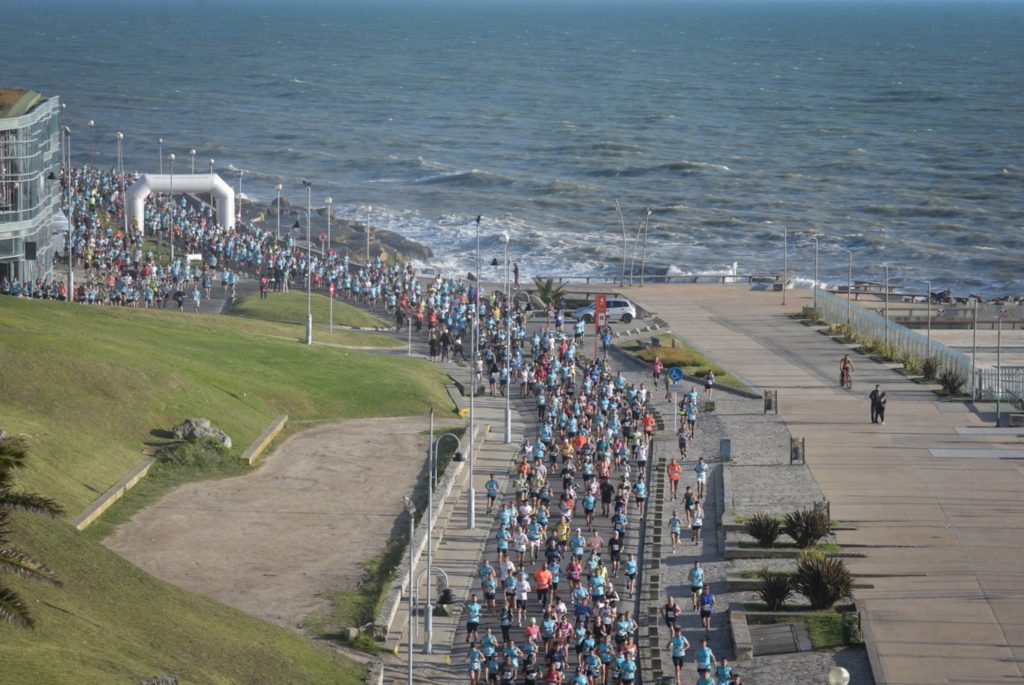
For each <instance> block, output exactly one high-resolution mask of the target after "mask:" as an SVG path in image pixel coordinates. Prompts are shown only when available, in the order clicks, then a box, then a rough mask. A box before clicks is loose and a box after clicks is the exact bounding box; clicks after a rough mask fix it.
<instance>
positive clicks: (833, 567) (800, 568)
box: [792, 550, 853, 610]
mask: <svg viewBox="0 0 1024 685" xmlns="http://www.w3.org/2000/svg"><path fill="white" fill-rule="evenodd" d="M792 584H793V589H795V590H796V591H797V592H798V593H800V594H801V595H803V596H804V597H806V598H807V601H808V602H810V604H811V607H812V608H813V609H817V610H822V609H831V608H832V607H833V606H834V605H835V603H836V602H838V601H839V600H841V599H848V598H850V597H852V594H853V575H852V574H851V573H850V570H849V569H848V568H846V563H845V562H844V561H843V560H842V559H839V558H837V557H827V556H825V554H824V553H822V552H819V551H816V550H809V551H807V552H804V553H803V554H801V555H800V558H799V559H798V560H797V563H796V573H795V574H794V575H793V578H792Z"/></svg>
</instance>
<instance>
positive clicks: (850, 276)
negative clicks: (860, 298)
mask: <svg viewBox="0 0 1024 685" xmlns="http://www.w3.org/2000/svg"><path fill="white" fill-rule="evenodd" d="M846 254H848V255H849V256H850V266H849V267H848V268H849V272H848V273H847V277H846V278H847V281H846V325H847V326H849V325H850V307H851V305H852V304H853V302H852V299H851V298H852V297H853V250H847V251H846Z"/></svg>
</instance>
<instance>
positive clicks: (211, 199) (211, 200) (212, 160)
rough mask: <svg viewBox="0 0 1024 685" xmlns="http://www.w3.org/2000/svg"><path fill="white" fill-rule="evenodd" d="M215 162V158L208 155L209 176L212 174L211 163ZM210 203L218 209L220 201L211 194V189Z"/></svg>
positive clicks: (211, 192)
mask: <svg viewBox="0 0 1024 685" xmlns="http://www.w3.org/2000/svg"><path fill="white" fill-rule="evenodd" d="M216 162H217V160H215V159H214V158H213V157H210V176H213V165H214V164H215V163H216ZM210 205H211V206H213V207H215V208H216V209H218V210H219V209H220V202H219V201H218V200H217V196H216V195H214V194H213V191H212V190H211V191H210ZM217 216H220V213H219V212H218V214H217Z"/></svg>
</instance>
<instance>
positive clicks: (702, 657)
mask: <svg viewBox="0 0 1024 685" xmlns="http://www.w3.org/2000/svg"><path fill="white" fill-rule="evenodd" d="M693 660H694V661H695V662H697V673H699V674H700V677H701V678H704V677H705V676H707V674H708V671H710V670H711V669H712V668H714V666H715V665H717V663H718V660H717V659H716V658H715V653H714V652H712V651H711V647H708V639H707V638H706V637H702V638H701V639H700V647H698V648H697V651H696V652H694V655H693ZM711 685H714V684H713V683H712V684H711Z"/></svg>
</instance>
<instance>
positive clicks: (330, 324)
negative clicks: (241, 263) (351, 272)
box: [277, 197, 334, 333]
mask: <svg viewBox="0 0 1024 685" xmlns="http://www.w3.org/2000/svg"><path fill="white" fill-rule="evenodd" d="M324 204H325V205H327V248H326V249H325V250H324V254H323V257H324V265H325V266H326V264H327V251H328V250H330V249H331V205H333V204H334V199H333V198H331V197H326V198H324ZM277 222H278V224H280V223H281V215H280V214H278V215H277ZM327 299H328V300H329V301H330V302H329V304H328V311H329V312H330V313H329V314H328V318H327V330H328V331H330V332H331V333H333V332H334V279H333V277H332V278H331V282H330V283H329V284H328V285H327Z"/></svg>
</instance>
